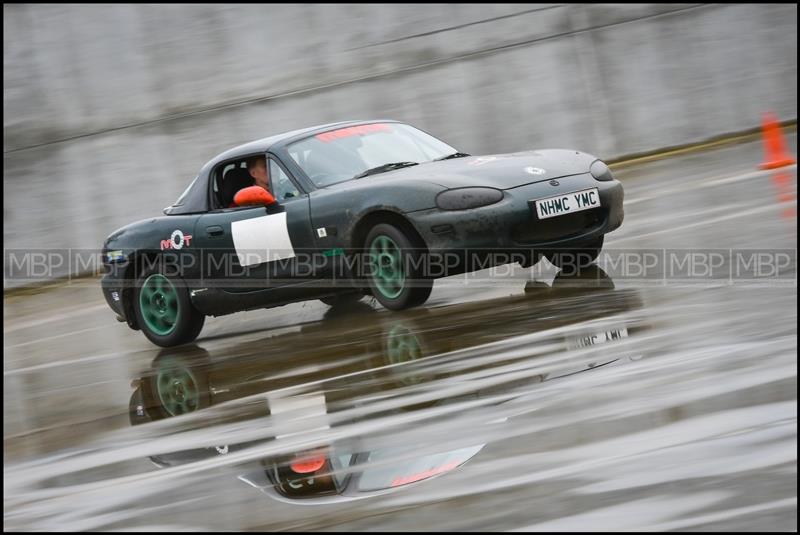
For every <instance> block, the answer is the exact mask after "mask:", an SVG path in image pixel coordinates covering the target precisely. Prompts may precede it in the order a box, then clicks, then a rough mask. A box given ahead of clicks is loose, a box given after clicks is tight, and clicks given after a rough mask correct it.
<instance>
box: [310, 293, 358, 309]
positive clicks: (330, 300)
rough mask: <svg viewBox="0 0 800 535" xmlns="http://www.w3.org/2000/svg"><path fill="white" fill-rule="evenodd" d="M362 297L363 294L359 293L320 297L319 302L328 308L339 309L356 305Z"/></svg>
mask: <svg viewBox="0 0 800 535" xmlns="http://www.w3.org/2000/svg"><path fill="white" fill-rule="evenodd" d="M363 297H364V294H363V293H362V292H361V291H358V292H348V293H341V294H336V295H329V296H327V297H320V298H319V300H320V301H322V302H323V303H325V304H326V305H328V306H329V307H340V306H348V305H353V304H355V303H358V302H359V301H361V299H362V298H363Z"/></svg>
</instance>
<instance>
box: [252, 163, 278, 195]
mask: <svg viewBox="0 0 800 535" xmlns="http://www.w3.org/2000/svg"><path fill="white" fill-rule="evenodd" d="M247 171H248V172H249V173H250V176H251V177H253V179H254V180H255V181H256V186H261V187H262V188H264V189H265V190H267V191H269V172H268V171H267V158H266V157H264V156H253V157H251V158H248V159H247ZM270 193H272V192H271V191H270Z"/></svg>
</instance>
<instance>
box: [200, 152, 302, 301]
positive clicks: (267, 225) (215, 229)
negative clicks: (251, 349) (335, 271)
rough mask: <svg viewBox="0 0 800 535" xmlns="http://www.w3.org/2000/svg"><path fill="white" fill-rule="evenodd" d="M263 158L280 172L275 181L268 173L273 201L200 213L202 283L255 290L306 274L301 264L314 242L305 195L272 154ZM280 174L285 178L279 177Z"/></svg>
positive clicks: (299, 278)
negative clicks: (263, 204) (266, 204)
mask: <svg viewBox="0 0 800 535" xmlns="http://www.w3.org/2000/svg"><path fill="white" fill-rule="evenodd" d="M267 162H268V167H269V168H270V170H272V169H273V168H274V169H275V173H276V175H278V176H276V180H275V183H274V185H273V179H272V173H270V175H271V176H270V182H271V184H270V186H271V190H272V191H273V192H275V193H277V195H275V196H276V200H277V202H276V203H275V204H273V205H270V206H267V207H264V206H246V207H237V208H219V209H216V210H212V211H210V212H208V213H206V214H203V215H202V216H201V217H200V218H199V220H198V222H197V226H196V227H195V229H196V230H195V234H196V236H197V238H196V242H195V243H196V244H197V245H198V246H200V248H201V260H200V261H201V262H202V268H201V269H202V273H203V276H204V279H205V280H204V285H205V286H212V285H213V286H217V287H222V288H225V289H227V290H229V291H254V290H261V289H270V288H276V287H280V286H285V285H290V284H294V283H297V282H302V280H303V279H304V278H306V276H307V275H310V273H307V272H308V271H309V270H308V269H307V266H306V265H305V264H304V262H305V257H306V254H307V251H309V250H311V249H313V246H314V239H313V236H312V234H311V225H310V221H309V202H308V195H307V194H306V193H305V192H303V191H302V190H301V189H300V188H299V187H297V186H296V185H294V183H293V182H292V180H291V178H290V177H289V176H288V174H286V172H285V171H284V170H283V169H282V168H281V167H280V165H279V164H278V163H277V161H276V160H275V159H274V157H272V156H269V157H268V160H267ZM278 170H280V172H282V173H283V174H284V175H285V177H284V176H281V175H279V174H278ZM278 178H280V179H283V180H288V183H286V182H283V183H279V182H278ZM290 186H294V187H290ZM276 188H277V189H276ZM275 193H274V194H275ZM287 194H289V195H287Z"/></svg>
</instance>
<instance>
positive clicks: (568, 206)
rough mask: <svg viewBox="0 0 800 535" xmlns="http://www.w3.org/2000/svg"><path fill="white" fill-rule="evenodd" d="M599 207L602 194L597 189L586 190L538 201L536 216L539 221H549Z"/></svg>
mask: <svg viewBox="0 0 800 535" xmlns="http://www.w3.org/2000/svg"><path fill="white" fill-rule="evenodd" d="M597 206H600V194H599V193H597V188H592V189H584V190H581V191H573V192H572V193H566V194H564V195H558V196H557V197H548V198H547V199H542V200H540V201H536V214H537V215H538V216H539V219H547V218H548V217H556V216H559V215H564V214H571V213H573V212H580V211H582V210H588V209H590V208H595V207H597Z"/></svg>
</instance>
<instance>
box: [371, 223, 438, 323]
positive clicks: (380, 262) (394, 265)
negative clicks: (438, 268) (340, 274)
mask: <svg viewBox="0 0 800 535" xmlns="http://www.w3.org/2000/svg"><path fill="white" fill-rule="evenodd" d="M365 249H366V250H365V251H364V253H365V256H366V262H365V263H364V266H365V267H366V273H365V274H364V275H365V276H366V279H367V281H368V283H369V287H370V290H371V291H372V295H373V296H375V298H376V299H377V300H378V302H380V304H381V305H383V306H385V307H386V308H388V309H390V310H403V309H406V308H411V307H414V306H417V305H421V304H422V303H424V302H425V301H427V299H428V297H429V296H430V295H431V290H432V287H433V280H432V279H431V278H429V277H426V276H425V262H424V261H425V250H424V248H423V247H421V246H420V245H419V244H416V245H415V243H414V241H413V240H412V238H411V237H409V236H408V235H407V234H406V233H405V232H403V231H402V230H400V229H399V228H397V227H395V226H394V225H390V224H388V223H381V224H379V225H375V227H373V228H372V230H371V231H370V232H369V234H368V235H367V239H366V241H365Z"/></svg>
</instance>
